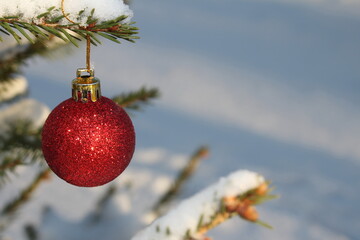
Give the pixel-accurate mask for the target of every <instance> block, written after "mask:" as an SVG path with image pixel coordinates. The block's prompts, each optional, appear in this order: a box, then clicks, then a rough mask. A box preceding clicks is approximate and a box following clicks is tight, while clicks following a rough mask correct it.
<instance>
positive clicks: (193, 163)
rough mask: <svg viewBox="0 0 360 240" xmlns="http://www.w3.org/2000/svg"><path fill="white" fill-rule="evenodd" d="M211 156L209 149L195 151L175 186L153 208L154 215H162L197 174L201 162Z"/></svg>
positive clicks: (202, 148)
mask: <svg viewBox="0 0 360 240" xmlns="http://www.w3.org/2000/svg"><path fill="white" fill-rule="evenodd" d="M208 154H209V149H208V148H207V147H204V146H203V147H200V148H199V149H197V150H196V151H195V153H194V154H193V155H192V156H191V158H190V159H189V161H188V163H187V165H186V166H185V167H184V168H183V169H182V170H181V171H180V173H179V175H178V176H177V178H176V180H175V181H174V184H173V185H172V186H171V187H170V188H169V190H168V191H167V192H165V193H164V195H163V196H162V197H161V198H160V199H159V201H158V202H157V203H156V204H155V205H154V207H153V213H154V214H155V215H157V216H158V215H161V214H162V210H163V209H164V207H166V206H167V205H168V204H169V203H170V202H171V200H173V199H174V198H175V197H176V196H177V195H178V194H179V192H180V191H181V188H182V187H183V185H184V184H185V183H186V181H187V180H188V179H189V178H190V177H191V176H192V175H193V174H194V173H195V171H196V169H197V167H198V166H199V163H200V161H201V160H202V159H203V158H204V157H207V156H208Z"/></svg>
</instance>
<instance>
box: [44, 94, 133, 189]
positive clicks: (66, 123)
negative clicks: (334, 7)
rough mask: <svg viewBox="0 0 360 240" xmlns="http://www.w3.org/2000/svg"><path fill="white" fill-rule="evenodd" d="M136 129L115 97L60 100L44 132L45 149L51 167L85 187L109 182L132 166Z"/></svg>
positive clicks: (72, 182) (74, 183)
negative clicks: (84, 101) (77, 100)
mask: <svg viewBox="0 0 360 240" xmlns="http://www.w3.org/2000/svg"><path fill="white" fill-rule="evenodd" d="M134 149H135V132H134V127H133V124H132V122H131V119H130V118H129V116H128V115H127V113H126V112H125V111H124V110H123V109H122V108H121V107H120V106H119V105H117V104H116V103H114V102H113V101H112V100H110V99H108V98H106V97H101V98H100V99H99V100H98V101H96V102H91V101H89V102H87V103H82V102H76V101H75V100H73V99H72V98H70V99H68V100H65V101H64V102H62V103H60V104H59V105H58V106H57V107H56V108H55V109H54V110H53V111H52V112H51V113H50V115H49V117H48V119H47V120H46V122H45V125H44V128H43V131H42V150H43V153H44V157H45V160H46V161H47V163H48V164H49V166H50V168H51V170H53V171H54V173H55V174H56V175H58V176H59V177H60V178H62V179H64V180H65V181H66V182H68V183H71V184H73V185H76V186H81V187H95V186H100V185H103V184H105V183H108V182H110V181H112V180H113V179H115V178H116V177H117V176H118V175H120V174H121V173H122V172H123V171H124V170H125V168H126V167H127V166H128V165H129V163H130V160H131V158H132V155H133V153H134Z"/></svg>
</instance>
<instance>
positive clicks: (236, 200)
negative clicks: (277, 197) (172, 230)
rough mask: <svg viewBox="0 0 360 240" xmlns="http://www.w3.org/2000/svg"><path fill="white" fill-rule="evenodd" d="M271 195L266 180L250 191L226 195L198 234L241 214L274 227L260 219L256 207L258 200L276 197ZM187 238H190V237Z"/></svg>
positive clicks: (265, 225) (247, 219)
mask: <svg viewBox="0 0 360 240" xmlns="http://www.w3.org/2000/svg"><path fill="white" fill-rule="evenodd" d="M269 195H270V194H269V192H268V183H267V182H264V183H262V184H261V185H260V186H258V187H257V188H256V189H254V190H251V191H248V192H247V193H245V194H241V195H239V196H227V197H224V198H223V199H222V202H221V203H220V206H219V209H218V211H216V213H215V214H214V215H213V216H212V217H211V220H210V221H209V222H206V223H201V224H199V226H198V228H197V234H200V235H204V234H206V233H207V232H208V231H210V230H211V229H213V228H215V227H217V226H218V225H220V224H221V223H223V222H225V221H226V220H228V219H230V218H232V217H234V216H239V217H241V218H242V219H244V220H246V221H250V222H253V223H257V224H259V225H261V226H263V227H266V228H269V229H272V227H271V226H270V225H269V224H267V223H265V222H263V221H261V220H259V214H258V212H257V210H256V208H255V207H254V205H255V204H257V202H261V203H263V202H265V201H267V200H270V199H273V198H274V195H270V196H271V197H269ZM185 240H190V239H189V238H188V239H185Z"/></svg>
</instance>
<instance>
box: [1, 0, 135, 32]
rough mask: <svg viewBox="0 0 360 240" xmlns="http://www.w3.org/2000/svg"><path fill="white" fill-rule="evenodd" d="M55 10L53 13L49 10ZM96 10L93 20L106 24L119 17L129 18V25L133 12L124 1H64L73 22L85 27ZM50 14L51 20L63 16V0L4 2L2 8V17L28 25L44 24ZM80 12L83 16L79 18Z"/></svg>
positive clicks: (3, 0) (65, 8)
mask: <svg viewBox="0 0 360 240" xmlns="http://www.w3.org/2000/svg"><path fill="white" fill-rule="evenodd" d="M51 8H53V10H52V11H49V9H51ZM93 9H95V11H94V13H93V16H92V17H93V18H95V19H98V20H99V22H105V21H109V20H112V19H115V18H117V17H119V16H122V15H124V16H127V18H125V19H124V20H123V23H129V22H130V20H131V18H132V16H133V12H132V10H130V8H129V6H128V5H126V4H124V2H123V1H122V0H101V1H99V0H76V1H73V0H64V12H65V13H66V14H67V17H68V18H70V19H72V21H74V22H76V23H79V24H80V25H82V26H85V25H86V23H87V18H88V17H89V16H90V15H91V11H92V10H93ZM46 12H49V15H48V17H49V18H57V17H60V16H62V11H61V0H46V1H44V0H31V1H24V0H2V1H1V8H0V17H10V16H18V17H19V20H21V21H24V22H27V23H32V22H34V23H38V24H40V23H41V22H42V19H41V17H39V16H41V15H42V14H44V13H46ZM79 12H82V15H81V16H79ZM59 24H61V25H66V24H69V22H68V20H67V19H65V18H61V20H60V21H59Z"/></svg>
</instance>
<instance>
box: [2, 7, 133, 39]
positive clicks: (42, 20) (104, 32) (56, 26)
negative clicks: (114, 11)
mask: <svg viewBox="0 0 360 240" xmlns="http://www.w3.org/2000/svg"><path fill="white" fill-rule="evenodd" d="M94 10H95V9H93V11H92V14H91V15H90V16H88V18H87V22H86V24H87V25H86V26H83V25H81V24H79V23H75V22H71V23H70V24H63V23H62V20H63V18H66V16H65V15H58V14H52V13H53V12H56V11H57V12H59V9H55V7H53V8H49V9H48V11H46V12H44V13H42V14H39V15H38V16H37V17H36V20H37V21H33V22H31V23H29V22H25V21H22V20H21V18H20V16H10V17H2V18H0V31H1V32H3V33H5V34H6V35H11V36H12V37H13V38H14V39H15V40H16V41H17V42H18V43H21V40H22V37H25V38H26V39H27V40H28V41H30V42H31V43H33V42H35V41H34V39H33V38H32V37H30V35H29V33H30V34H32V35H33V37H35V38H39V37H42V38H49V37H50V36H51V35H55V36H56V37H59V38H61V39H62V40H64V41H68V42H71V43H72V44H73V45H75V46H78V43H77V41H81V39H86V35H89V36H90V37H91V43H92V44H94V45H96V43H101V42H100V41H99V40H98V38H97V37H96V35H97V36H101V37H103V38H106V39H108V40H110V41H113V42H116V43H120V41H119V39H122V40H126V41H129V42H134V40H135V39H138V38H139V37H138V36H136V35H137V34H138V28H137V27H134V26H133V25H134V22H131V23H128V24H125V23H123V21H124V19H126V18H127V16H124V15H122V16H119V17H117V18H115V19H112V20H108V21H103V22H100V21H99V19H96V18H94V17H93V14H94ZM83 14H84V11H80V12H79V14H78V15H79V17H81V16H82V15H83ZM0 41H2V38H0Z"/></svg>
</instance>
